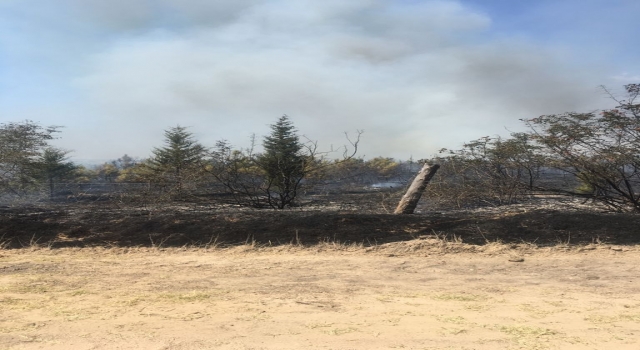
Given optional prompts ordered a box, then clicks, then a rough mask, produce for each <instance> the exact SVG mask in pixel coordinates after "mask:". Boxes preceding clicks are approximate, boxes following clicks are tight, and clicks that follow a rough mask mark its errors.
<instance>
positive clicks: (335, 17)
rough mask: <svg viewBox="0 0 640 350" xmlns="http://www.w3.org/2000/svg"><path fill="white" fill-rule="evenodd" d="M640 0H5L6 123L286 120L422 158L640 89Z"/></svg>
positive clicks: (133, 135) (85, 144) (158, 133)
mask: <svg viewBox="0 0 640 350" xmlns="http://www.w3.org/2000/svg"><path fill="white" fill-rule="evenodd" d="M638 14H640V2H639V1H637V0H611V1H598V0H540V1H513V0H460V1H449V0H439V1H427V0H425V1H419V0H395V1H394V0H349V1H344V0H322V1H320V0H272V1H258V0H137V1H131V0H108V1H107V0H58V1H50V0H0V111H1V112H2V113H1V114H0V122H8V121H21V120H25V119H30V120H34V121H37V122H40V123H41V124H42V125H62V126H65V128H63V129H62V131H63V132H62V134H61V135H60V136H61V139H59V140H57V141H56V145H57V146H59V147H62V148H65V149H69V150H73V153H72V155H73V157H74V158H75V159H85V160H86V159H95V160H108V159H115V158H118V157H120V156H122V155H123V154H125V153H127V154H129V155H131V156H137V157H147V156H148V155H149V154H150V151H151V149H152V148H153V147H154V146H159V145H161V144H162V140H163V130H164V129H167V128H169V127H172V126H175V125H177V124H180V125H183V126H189V127H191V128H190V131H192V132H193V133H194V134H195V136H196V137H197V138H198V140H199V141H200V142H201V143H203V144H204V145H205V146H213V145H214V143H215V141H216V140H220V139H227V140H229V141H230V142H231V143H232V144H233V145H235V146H236V147H247V146H248V144H249V137H250V135H251V134H252V133H255V134H256V135H257V136H258V137H260V136H262V135H265V134H267V133H268V125H269V124H271V123H273V122H275V121H276V120H277V118H278V117H280V116H281V115H283V114H287V115H289V116H290V117H291V119H292V120H293V122H294V124H295V125H296V126H297V128H298V130H299V132H300V134H302V135H305V136H306V137H308V138H309V139H312V140H317V141H318V143H319V146H320V148H321V149H323V150H327V149H329V148H330V147H331V146H332V145H333V146H334V147H337V146H340V145H343V144H344V143H345V142H346V140H345V138H344V132H345V131H350V132H351V134H352V135H353V134H354V132H355V130H356V129H364V130H365V133H364V135H363V139H362V144H361V146H362V147H361V152H360V155H364V156H366V157H367V158H369V157H374V156H389V157H396V158H400V159H407V158H409V157H410V156H413V157H414V158H416V159H417V158H425V157H429V156H431V155H433V154H434V153H436V152H437V150H438V149H440V148H443V147H448V148H455V147H459V146H460V145H461V144H462V143H463V142H464V141H468V140H471V139H475V138H478V137H482V136H487V135H497V134H500V135H507V134H508V133H509V131H517V130H520V129H521V128H522V124H521V123H520V122H519V120H518V119H519V118H531V117H536V116H538V115H541V114H549V113H562V112H567V111H591V110H595V109H599V108H604V107H610V106H611V102H610V101H609V100H608V99H607V97H606V95H605V94H603V92H602V91H601V90H600V89H599V88H598V86H599V85H606V86H607V87H610V88H611V90H612V91H613V92H619V91H621V87H622V85H623V84H627V83H638V82H640V60H638V58H639V57H640V40H639V37H640V36H638V31H639V30H640V27H639V26H638Z"/></svg>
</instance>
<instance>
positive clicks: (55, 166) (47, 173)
mask: <svg viewBox="0 0 640 350" xmlns="http://www.w3.org/2000/svg"><path fill="white" fill-rule="evenodd" d="M68 153H69V152H67V151H62V150H59V149H56V148H51V147H50V148H46V149H45V150H44V151H43V152H42V154H41V155H40V157H39V158H38V160H37V169H38V170H37V173H38V174H39V177H40V179H42V180H44V181H46V183H47V185H48V192H49V199H51V200H52V199H53V197H54V194H55V185H56V183H57V182H60V181H63V180H65V179H70V178H71V177H72V176H73V175H74V173H75V170H76V166H75V164H73V163H72V162H69V161H68V157H67V154H68Z"/></svg>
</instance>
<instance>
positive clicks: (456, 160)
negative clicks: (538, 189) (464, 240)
mask: <svg viewBox="0 0 640 350" xmlns="http://www.w3.org/2000/svg"><path fill="white" fill-rule="evenodd" d="M539 150H540V146H538V145H536V144H535V143H534V142H533V141H532V138H531V137H530V136H529V135H527V134H523V133H513V134H511V138H506V139H503V138H501V137H493V138H492V137H482V138H480V139H477V140H473V141H470V142H468V143H465V144H464V145H463V147H462V149H459V150H453V151H452V150H446V149H443V150H441V153H444V154H445V155H444V156H441V157H438V158H437V159H436V160H435V162H437V163H439V164H441V169H440V171H439V172H438V174H437V175H436V179H435V181H434V183H433V185H432V186H429V187H428V189H427V191H428V192H429V196H430V197H432V198H438V199H439V201H440V202H441V203H442V204H447V203H452V204H454V205H455V206H457V207H465V206H476V205H482V204H491V205H502V204H511V203H514V202H517V201H519V200H521V199H522V198H523V197H525V196H527V195H529V194H530V193H531V191H532V190H534V187H535V185H536V184H537V182H536V181H537V180H538V178H539V176H540V169H541V168H542V167H543V164H544V161H545V159H544V157H543V156H542V155H541V154H540V153H539Z"/></svg>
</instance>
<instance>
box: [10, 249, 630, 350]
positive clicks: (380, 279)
mask: <svg viewBox="0 0 640 350" xmlns="http://www.w3.org/2000/svg"><path fill="white" fill-rule="evenodd" d="M471 251H473V252H472V253H471ZM638 275H640V248H639V247H638V246H637V245H622V246H621V245H606V244H591V245H584V246H581V247H570V246H568V245H565V246H554V247H536V246H533V245H530V244H529V245H527V244H522V245H519V246H513V245H511V246H510V245H505V244H498V243H495V244H487V245H485V246H483V249H481V250H478V249H477V248H476V249H473V250H472V249H470V248H469V246H468V245H466V244H465V243H460V242H453V241H446V240H443V239H438V238H430V239H416V240H412V241H403V242H391V243H385V244H381V245H378V246H374V247H371V246H368V247H367V246H364V245H356V244H353V245H344V244H342V245H340V244H335V243H333V244H332V243H326V244H317V245H314V246H307V247H300V246H298V245H280V246H275V247H258V246H256V245H251V244H246V245H242V246H234V247H230V248H210V249H193V248H183V249H180V248H168V249H162V248H161V249H154V248H59V249H47V248H38V249H31V248H28V249H13V250H0V349H12V350H13V349H158V350H159V349H166V350H169V349H171V350H177V349H616V350H623V349H639V348H640V280H639V279H638Z"/></svg>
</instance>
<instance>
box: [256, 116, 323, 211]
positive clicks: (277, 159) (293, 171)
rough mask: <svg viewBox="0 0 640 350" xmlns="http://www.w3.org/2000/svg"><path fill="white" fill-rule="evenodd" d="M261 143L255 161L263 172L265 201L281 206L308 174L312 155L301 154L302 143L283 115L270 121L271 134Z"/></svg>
mask: <svg viewBox="0 0 640 350" xmlns="http://www.w3.org/2000/svg"><path fill="white" fill-rule="evenodd" d="M263 147H264V153H263V154H261V155H259V156H258V157H257V164H258V166H259V167H260V169H262V171H263V172H264V176H265V181H266V185H265V193H266V195H267V202H268V204H269V206H271V207H273V208H278V209H283V208H284V207H286V206H290V205H291V204H293V202H294V200H295V198H296V196H297V194H298V188H299V185H300V182H301V181H302V179H303V178H304V177H305V175H307V174H308V170H309V169H308V168H307V165H308V162H309V160H310V158H311V157H310V156H309V155H306V154H304V152H303V149H304V145H303V144H302V143H301V142H300V139H299V137H298V135H297V133H296V129H295V127H294V126H293V123H292V122H291V121H290V120H289V118H288V117H287V116H286V115H284V116H282V117H280V119H278V121H277V122H276V123H275V124H273V125H271V134H270V135H269V136H267V137H265V138H264V142H263Z"/></svg>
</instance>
